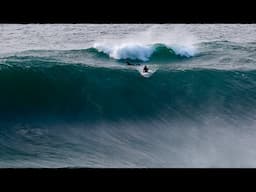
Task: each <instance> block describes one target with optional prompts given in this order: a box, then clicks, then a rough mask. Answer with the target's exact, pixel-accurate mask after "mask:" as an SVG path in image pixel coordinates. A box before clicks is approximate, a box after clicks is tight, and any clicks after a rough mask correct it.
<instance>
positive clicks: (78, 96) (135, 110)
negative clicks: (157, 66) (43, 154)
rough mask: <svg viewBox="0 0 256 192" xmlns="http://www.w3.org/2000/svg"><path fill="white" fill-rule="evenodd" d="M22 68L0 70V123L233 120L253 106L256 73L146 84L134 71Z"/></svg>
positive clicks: (159, 76) (213, 73)
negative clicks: (228, 115) (202, 115)
mask: <svg viewBox="0 0 256 192" xmlns="http://www.w3.org/2000/svg"><path fill="white" fill-rule="evenodd" d="M23 66H24V67H22V66H5V67H2V68H1V70H0V82H2V83H0V89H1V94H0V114H1V120H4V119H7V117H10V118H14V117H15V116H26V115H27V116H31V117H33V116H38V117H43V116H44V115H47V116H58V118H64V117H65V118H66V117H67V118H77V119H79V118H80V120H81V119H83V120H84V121H92V120H99V119H105V120H111V119H115V118H138V119H143V118H147V117H151V118H154V116H157V115H159V114H161V112H163V111H167V112H166V114H165V115H168V116H170V117H171V118H174V117H175V116H179V115H182V118H183V117H188V116H191V115H192V116H193V115H195V114H196V112H200V110H201V112H202V111H207V110H210V109H214V110H217V111H220V112H225V111H226V112H227V111H229V112H231V110H233V111H232V113H233V114H235V111H236V110H237V111H238V112H239V111H241V110H242V111H244V112H246V111H250V110H252V109H254V106H255V105H256V98H255V95H256V93H255V89H254V87H255V84H256V73H255V71H244V72H239V71H221V70H210V69H205V70H195V69H192V70H174V71H162V70H158V71H157V72H156V73H155V74H154V75H153V76H152V77H151V78H149V79H145V78H143V77H142V76H140V74H139V73H138V72H137V71H136V70H115V69H109V68H94V67H88V66H84V65H67V64H66V65H52V66H47V67H44V66H34V67H29V68H27V67H25V66H26V64H25V63H24V65H23ZM241 97H243V99H242V100H241V99H240V98H241ZM180 117H181V116H180Z"/></svg>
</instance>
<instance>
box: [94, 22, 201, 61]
mask: <svg viewBox="0 0 256 192" xmlns="http://www.w3.org/2000/svg"><path fill="white" fill-rule="evenodd" d="M196 42H197V39H196V38H195V36H194V35H192V34H191V33H190V32H189V31H187V30H186V28H184V26H179V25H175V26H173V28H172V29H170V28H167V29H164V28H163V27H161V25H154V26H152V27H150V28H148V29H147V30H145V31H140V32H136V33H132V34H128V35H127V36H126V37H124V38H121V39H115V38H113V39H111V38H110V39H106V40H102V41H101V42H95V43H94V44H93V47H94V48H96V49H97V50H98V51H101V52H104V53H106V54H108V55H109V57H111V58H114V59H133V60H135V59H139V60H141V61H148V60H149V58H150V56H151V55H152V54H153V52H154V51H155V47H154V44H163V45H165V46H166V47H168V48H170V49H172V50H173V51H174V52H175V53H176V54H177V55H181V56H185V57H192V56H194V55H195V54H196V53H197V48H196Z"/></svg>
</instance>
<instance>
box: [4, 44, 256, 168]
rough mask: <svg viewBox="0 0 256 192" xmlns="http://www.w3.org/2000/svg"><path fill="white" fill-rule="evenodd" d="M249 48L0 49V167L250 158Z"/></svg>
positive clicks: (187, 163) (255, 84)
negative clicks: (4, 51) (9, 51)
mask: <svg viewBox="0 0 256 192" xmlns="http://www.w3.org/2000/svg"><path fill="white" fill-rule="evenodd" d="M255 50H256V44H255V43H254V42H232V41H210V42H201V43H198V44H196V48H195V50H194V48H193V47H191V46H187V47H186V46H185V47H184V46H180V45H179V46H177V45H170V46H167V45H165V44H163V43H156V44H154V43H153V44H149V45H141V44H138V45H137V44H132V45H125V46H124V47H121V48H120V47H113V46H106V45H105V44H104V45H100V46H94V47H89V48H85V49H71V50H51V49H48V50H36V49H33V50H27V51H21V52H16V53H13V54H9V55H4V56H2V57H1V59H0V167H254V166H255V161H254V160H255V158H256V151H255V142H254V138H255V136H256V132H255V120H256V115H255V114H256V113H255V107H256V67H255V58H256V57H255ZM126 61H129V62H131V63H136V64H141V65H148V67H149V68H150V69H153V70H154V71H155V72H154V73H153V75H152V76H150V77H149V78H145V77H143V76H142V75H141V73H140V70H141V68H140V66H127V65H126Z"/></svg>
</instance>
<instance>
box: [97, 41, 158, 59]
mask: <svg viewBox="0 0 256 192" xmlns="http://www.w3.org/2000/svg"><path fill="white" fill-rule="evenodd" d="M93 47H94V48H96V49H97V50H99V51H101V52H104V53H106V54H108V55H109V56H110V57H111V58H114V59H132V60H136V59H139V60H141V61H148V60H149V57H150V56H151V55H152V53H153V52H154V48H153V47H152V46H149V45H142V44H137V43H124V44H120V45H111V44H104V43H96V44H94V46H93Z"/></svg>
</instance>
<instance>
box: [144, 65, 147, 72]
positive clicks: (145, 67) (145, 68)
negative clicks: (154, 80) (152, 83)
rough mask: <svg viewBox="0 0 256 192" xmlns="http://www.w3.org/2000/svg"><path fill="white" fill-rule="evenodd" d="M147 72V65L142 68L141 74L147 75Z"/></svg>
mask: <svg viewBox="0 0 256 192" xmlns="http://www.w3.org/2000/svg"><path fill="white" fill-rule="evenodd" d="M147 72H148V67H147V65H145V66H144V68H143V73H147Z"/></svg>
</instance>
